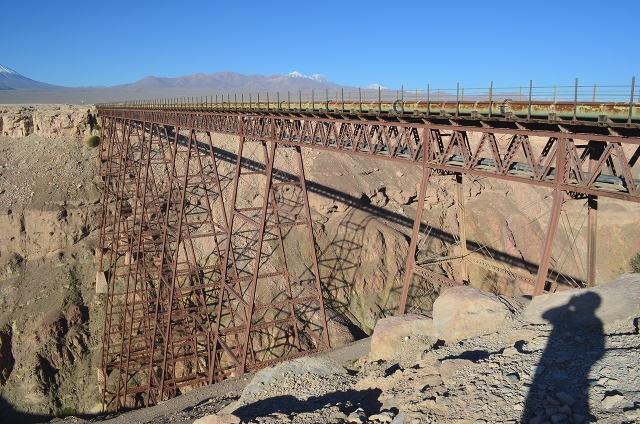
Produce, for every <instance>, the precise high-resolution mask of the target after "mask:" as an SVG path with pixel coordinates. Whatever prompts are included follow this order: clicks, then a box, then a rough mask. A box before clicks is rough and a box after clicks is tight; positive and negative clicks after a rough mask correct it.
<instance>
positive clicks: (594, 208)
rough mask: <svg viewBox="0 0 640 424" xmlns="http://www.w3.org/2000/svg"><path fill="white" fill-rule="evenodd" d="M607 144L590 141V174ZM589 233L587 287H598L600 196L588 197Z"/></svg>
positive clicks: (594, 169)
mask: <svg viewBox="0 0 640 424" xmlns="http://www.w3.org/2000/svg"><path fill="white" fill-rule="evenodd" d="M605 148H606V143H604V142H601V141H589V172H590V173H591V174H592V175H593V173H594V172H595V171H596V167H597V166H598V162H599V161H600V158H601V157H602V154H603V153H604V150H605ZM587 210H588V233H587V287H594V286H595V285H596V245H597V240H598V233H597V230H598V196H595V195H589V196H588V197H587Z"/></svg>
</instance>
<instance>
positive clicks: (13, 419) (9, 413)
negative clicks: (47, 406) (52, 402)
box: [0, 397, 54, 424]
mask: <svg viewBox="0 0 640 424" xmlns="http://www.w3.org/2000/svg"><path fill="white" fill-rule="evenodd" d="M52 418H54V416H52V415H46V414H37V413H30V412H23V411H18V410H17V409H15V408H14V406H13V405H12V404H11V403H9V402H7V400H6V399H4V398H3V397H0V424H9V423H24V424H32V423H42V422H49V421H50V420H51V419H52Z"/></svg>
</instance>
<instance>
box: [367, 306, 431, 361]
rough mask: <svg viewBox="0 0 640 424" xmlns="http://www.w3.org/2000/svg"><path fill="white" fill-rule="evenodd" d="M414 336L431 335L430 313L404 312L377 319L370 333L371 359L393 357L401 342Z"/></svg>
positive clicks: (377, 359)
mask: <svg viewBox="0 0 640 424" xmlns="http://www.w3.org/2000/svg"><path fill="white" fill-rule="evenodd" d="M414 336H423V337H424V336H426V337H431V336H433V319H432V317H431V314H406V315H398V316H392V317H387V318H382V319H379V320H378V322H377V323H376V326H375V328H374V330H373V334H372V335H371V353H370V354H369V359H370V360H371V361H379V360H385V361H387V360H389V359H391V358H393V357H394V356H395V355H396V353H397V350H398V348H399V347H400V346H401V345H402V342H403V341H404V340H405V339H407V338H411V337H414Z"/></svg>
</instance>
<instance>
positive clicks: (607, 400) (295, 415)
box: [106, 319, 640, 424]
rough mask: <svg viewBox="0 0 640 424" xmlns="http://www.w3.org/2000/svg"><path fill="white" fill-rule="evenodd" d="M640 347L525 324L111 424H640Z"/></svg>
mask: <svg viewBox="0 0 640 424" xmlns="http://www.w3.org/2000/svg"><path fill="white" fill-rule="evenodd" d="M358 343H360V345H358ZM639 345H640V336H639V335H638V331H637V328H636V329H635V331H629V328H628V326H627V327H620V328H619V329H614V330H613V331H610V332H608V333H602V332H599V331H594V329H585V328H582V327H575V326H574V327H569V326H564V327H563V326H562V325H556V326H554V325H552V324H543V325H532V324H528V323H525V322H523V321H521V320H520V319H516V320H514V321H511V322H509V323H508V324H505V325H504V326H503V327H501V328H500V330H499V331H498V332H496V333H493V334H489V335H485V336H479V337H474V338H471V339H468V340H463V341H459V342H455V343H450V344H446V343H444V342H441V341H436V340H431V339H429V338H427V337H414V338H408V339H405V340H404V341H403V342H402V345H401V346H399V349H398V352H399V353H398V354H397V355H396V356H395V357H394V358H393V359H392V360H389V361H377V362H370V361H368V359H367V356H366V355H365V354H366V349H368V345H367V344H366V343H364V344H363V343H362V342H356V344H352V345H350V346H348V347H343V348H342V349H343V352H344V351H350V353H349V354H343V355H336V354H335V353H329V354H324V355H316V356H315V357H310V358H301V359H299V360H296V361H292V362H290V363H285V364H281V365H279V366H278V367H272V368H270V369H266V370H262V371H260V372H258V373H257V374H255V375H254V376H251V378H253V380H251V382H249V380H250V376H243V377H242V378H240V379H236V380H235V381H228V382H224V383H222V384H219V385H215V386H211V387H205V388H201V389H198V390H196V391H194V392H192V393H189V394H187V395H185V396H182V397H178V398H176V399H174V400H171V401H168V402H165V403H163V404H161V405H159V406H156V407H153V408H149V409H146V410H141V411H134V412H130V413H127V414H122V415H120V416H118V417H115V418H112V419H110V420H108V421H106V422H109V423H121V422H122V423H124V422H127V423H128V422H136V423H151V422H153V423H169V422H172V423H173V422H175V423H192V422H194V421H195V420H196V419H198V418H201V417H203V416H206V415H208V414H213V413H216V412H220V413H231V412H233V417H237V418H234V419H240V420H241V421H242V422H251V423H280V422H287V423H289V422H290V423H344V422H352V423H364V422H372V423H376V422H393V423H394V424H399V423H459V424H461V423H473V424H482V423H531V424H540V423H585V422H599V423H635V422H639V420H640V389H639V388H640V355H639V354H638V349H639ZM354 349H355V350H354ZM358 356H361V357H360V359H358V360H355V358H356V357H358ZM247 383H248V384H247ZM216 386H217V387H216ZM243 389H244V391H243ZM241 393H242V394H241ZM211 422H216V421H211ZM229 422H233V421H229ZM236 422H237V421H236Z"/></svg>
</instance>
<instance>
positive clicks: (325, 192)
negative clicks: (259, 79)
mask: <svg viewBox="0 0 640 424" xmlns="http://www.w3.org/2000/svg"><path fill="white" fill-rule="evenodd" d="M168 135H169V137H170V139H174V135H175V130H174V128H173V127H169V128H168ZM188 141H189V138H188V137H187V136H184V135H182V134H180V135H179V137H178V144H179V145H181V146H183V147H186V146H188V144H189V143H188ZM196 145H197V147H198V149H199V151H201V152H204V153H209V146H208V145H207V143H204V142H201V141H198V142H197V143H196ZM213 149H214V154H215V157H216V159H217V160H221V161H224V162H228V163H231V164H235V163H236V161H237V157H238V156H237V154H236V153H234V152H230V151H228V150H224V149H221V148H219V147H215V146H214V148H213ZM242 165H243V167H245V169H246V170H248V171H254V172H264V170H265V165H264V164H263V163H260V162H257V161H254V160H251V159H247V158H244V159H243V163H242ZM274 172H277V175H275V174H274V176H275V177H276V179H277V178H278V176H279V177H280V178H283V179H296V178H297V176H296V175H293V174H290V173H288V172H286V171H283V170H277V171H275V170H274ZM230 183H231V182H230V180H227V181H226V184H230ZM306 186H307V190H308V191H309V192H312V193H316V194H319V195H321V196H323V197H325V198H327V199H330V200H335V201H337V202H341V203H344V204H346V205H349V206H355V207H357V208H359V209H361V210H362V211H364V212H367V213H369V214H371V215H374V216H376V217H379V218H383V219H385V220H387V221H389V222H391V223H394V224H398V225H400V226H402V227H405V228H407V229H412V228H413V218H410V217H407V216H404V215H403V214H400V213H397V212H393V211H390V210H387V209H385V208H384V207H381V206H377V205H374V204H371V203H367V202H363V201H362V198H360V197H356V196H353V195H351V194H349V193H345V192H344V191H341V190H338V189H335V188H333V187H329V186H326V185H324V184H321V183H317V182H314V181H307V183H306ZM223 190H224V188H223ZM427 229H428V230H429V236H430V237H434V238H436V239H438V240H441V241H442V242H445V243H447V244H455V243H457V241H458V240H457V237H456V236H454V235H453V234H451V233H449V232H446V231H443V230H441V229H439V228H435V227H429V228H428V225H427V224H425V223H424V222H423V223H422V224H421V227H420V233H425V232H426V230H427ZM467 249H468V250H469V251H472V250H480V249H482V250H484V251H486V253H487V254H488V255H489V256H490V257H491V258H493V259H494V260H497V261H499V262H501V263H503V264H505V265H508V266H512V267H516V268H521V267H523V266H524V267H525V268H527V269H537V268H538V264H537V263H533V262H530V261H526V260H523V258H522V257H521V256H514V255H511V254H509V253H506V252H503V251H500V250H497V249H494V248H492V247H490V246H486V245H485V244H484V243H482V242H479V241H474V240H467ZM549 274H550V275H549V278H551V279H553V280H556V279H557V280H558V281H559V282H566V283H567V284H569V283H570V282H569V281H567V280H566V277H565V276H564V275H562V274H556V273H555V272H554V271H551V270H550V271H549ZM573 281H575V282H577V283H579V284H583V285H584V282H582V281H581V280H580V279H579V278H573Z"/></svg>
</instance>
